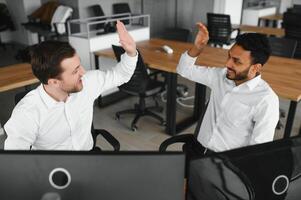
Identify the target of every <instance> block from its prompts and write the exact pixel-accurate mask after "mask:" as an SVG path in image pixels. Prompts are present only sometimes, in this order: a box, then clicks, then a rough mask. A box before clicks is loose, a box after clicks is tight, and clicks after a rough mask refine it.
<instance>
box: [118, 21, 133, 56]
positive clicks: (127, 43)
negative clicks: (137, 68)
mask: <svg viewBox="0 0 301 200" xmlns="http://www.w3.org/2000/svg"><path fill="white" fill-rule="evenodd" d="M116 27H117V32H118V35H119V43H120V44H121V46H122V47H123V48H124V50H125V51H126V53H127V54H128V55H129V56H135V55H136V43H135V41H134V39H133V38H132V36H131V35H130V34H129V33H128V31H127V30H126V28H125V26H124V24H123V23H122V22H121V21H119V20H117V24H116Z"/></svg>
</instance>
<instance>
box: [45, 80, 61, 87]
mask: <svg viewBox="0 0 301 200" xmlns="http://www.w3.org/2000/svg"><path fill="white" fill-rule="evenodd" d="M47 84H48V85H50V86H54V87H58V86H59V84H60V83H59V80H58V79H55V78H50V79H48V81H47Z"/></svg>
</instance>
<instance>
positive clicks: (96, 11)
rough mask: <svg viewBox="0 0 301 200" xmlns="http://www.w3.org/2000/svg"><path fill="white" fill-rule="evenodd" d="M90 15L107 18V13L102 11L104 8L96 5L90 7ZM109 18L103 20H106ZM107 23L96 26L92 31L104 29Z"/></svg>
mask: <svg viewBox="0 0 301 200" xmlns="http://www.w3.org/2000/svg"><path fill="white" fill-rule="evenodd" d="M88 11H89V13H91V17H102V16H105V13H104V12H103V10H102V7H101V6H100V5H99V4H95V5H92V6H89V7H88ZM106 19H107V18H103V20H106ZM104 26H105V23H100V24H96V26H95V28H93V27H92V29H96V30H97V29H104Z"/></svg>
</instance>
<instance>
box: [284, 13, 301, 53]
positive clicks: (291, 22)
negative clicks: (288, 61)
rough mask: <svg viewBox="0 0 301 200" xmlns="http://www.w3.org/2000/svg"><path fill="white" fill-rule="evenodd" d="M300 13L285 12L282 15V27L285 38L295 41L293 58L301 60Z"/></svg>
mask: <svg viewBox="0 0 301 200" xmlns="http://www.w3.org/2000/svg"><path fill="white" fill-rule="evenodd" d="M300 18H301V13H293V12H285V13H284V14H283V27H284V31H285V37H286V38H289V39H295V40H297V42H298V44H297V47H296V51H295V55H294V58H301V23H300Z"/></svg>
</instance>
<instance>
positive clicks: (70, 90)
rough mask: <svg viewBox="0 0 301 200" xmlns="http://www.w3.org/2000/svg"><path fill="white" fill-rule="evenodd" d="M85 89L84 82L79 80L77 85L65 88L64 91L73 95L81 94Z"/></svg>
mask: <svg viewBox="0 0 301 200" xmlns="http://www.w3.org/2000/svg"><path fill="white" fill-rule="evenodd" d="M82 89H83V82H82V80H79V81H78V82H77V83H76V84H75V85H73V86H69V87H66V86H65V87H63V88H62V90H63V91H64V92H66V93H68V94H71V93H77V92H80V91H82Z"/></svg>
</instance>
